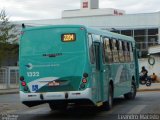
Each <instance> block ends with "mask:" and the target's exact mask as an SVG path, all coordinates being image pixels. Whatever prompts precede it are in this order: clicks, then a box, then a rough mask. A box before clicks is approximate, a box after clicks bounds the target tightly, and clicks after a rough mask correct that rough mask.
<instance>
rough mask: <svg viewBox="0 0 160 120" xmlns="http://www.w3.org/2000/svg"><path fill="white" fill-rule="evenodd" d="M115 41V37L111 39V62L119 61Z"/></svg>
mask: <svg viewBox="0 0 160 120" xmlns="http://www.w3.org/2000/svg"><path fill="white" fill-rule="evenodd" d="M116 44H117V42H116V40H115V39H113V40H112V53H113V62H119V60H118V49H117V45H116Z"/></svg>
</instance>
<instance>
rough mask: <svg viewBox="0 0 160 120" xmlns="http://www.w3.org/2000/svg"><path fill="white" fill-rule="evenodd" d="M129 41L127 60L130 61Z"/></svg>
mask: <svg viewBox="0 0 160 120" xmlns="http://www.w3.org/2000/svg"><path fill="white" fill-rule="evenodd" d="M129 45H130V43H129V42H127V61H128V62H130V61H131V58H130V46H129Z"/></svg>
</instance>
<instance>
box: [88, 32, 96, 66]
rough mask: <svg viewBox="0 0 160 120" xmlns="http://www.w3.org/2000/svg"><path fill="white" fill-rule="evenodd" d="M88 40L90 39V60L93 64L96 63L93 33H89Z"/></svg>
mask: <svg viewBox="0 0 160 120" xmlns="http://www.w3.org/2000/svg"><path fill="white" fill-rule="evenodd" d="M88 41H89V56H90V62H91V64H94V63H95V53H94V45H93V39H92V34H88Z"/></svg>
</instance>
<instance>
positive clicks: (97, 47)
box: [94, 42, 102, 102]
mask: <svg viewBox="0 0 160 120" xmlns="http://www.w3.org/2000/svg"><path fill="white" fill-rule="evenodd" d="M94 48H95V60H96V76H95V77H96V83H97V86H96V87H97V92H96V93H97V100H98V101H97V102H99V101H101V100H102V92H101V84H102V81H101V76H102V75H101V74H102V73H101V63H102V61H101V53H100V52H101V51H100V43H99V42H94Z"/></svg>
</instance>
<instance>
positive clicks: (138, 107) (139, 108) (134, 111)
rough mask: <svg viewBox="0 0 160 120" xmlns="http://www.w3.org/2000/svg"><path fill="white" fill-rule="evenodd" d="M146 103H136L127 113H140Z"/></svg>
mask: <svg viewBox="0 0 160 120" xmlns="http://www.w3.org/2000/svg"><path fill="white" fill-rule="evenodd" d="M146 106H147V105H136V106H135V107H133V108H132V109H131V110H130V111H129V112H128V114H138V113H140V112H141V111H142V110H143V109H144V108H145V107H146Z"/></svg>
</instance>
